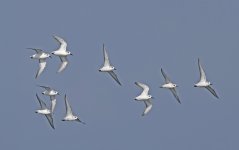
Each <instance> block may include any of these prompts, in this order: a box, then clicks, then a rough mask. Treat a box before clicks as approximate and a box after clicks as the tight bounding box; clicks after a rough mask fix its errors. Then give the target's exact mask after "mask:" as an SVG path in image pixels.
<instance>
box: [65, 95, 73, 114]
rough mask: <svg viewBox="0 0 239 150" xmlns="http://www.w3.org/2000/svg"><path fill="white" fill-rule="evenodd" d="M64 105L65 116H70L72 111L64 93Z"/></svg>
mask: <svg viewBox="0 0 239 150" xmlns="http://www.w3.org/2000/svg"><path fill="white" fill-rule="evenodd" d="M65 105H66V116H71V115H73V113H72V109H71V106H70V104H69V102H68V100H67V98H66V95H65Z"/></svg>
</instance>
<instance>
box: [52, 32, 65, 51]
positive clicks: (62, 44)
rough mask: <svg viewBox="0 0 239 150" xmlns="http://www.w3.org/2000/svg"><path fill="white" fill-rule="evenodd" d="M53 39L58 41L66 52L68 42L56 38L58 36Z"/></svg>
mask: <svg viewBox="0 0 239 150" xmlns="http://www.w3.org/2000/svg"><path fill="white" fill-rule="evenodd" d="M53 37H54V38H55V39H56V41H57V42H59V43H60V49H61V50H64V51H66V47H67V43H66V41H65V40H64V39H62V38H61V37H59V36H56V35H54V36H53Z"/></svg>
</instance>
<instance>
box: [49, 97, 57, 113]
mask: <svg viewBox="0 0 239 150" xmlns="http://www.w3.org/2000/svg"><path fill="white" fill-rule="evenodd" d="M50 99H51V113H53V112H54V110H55V107H56V96H55V95H53V96H50Z"/></svg>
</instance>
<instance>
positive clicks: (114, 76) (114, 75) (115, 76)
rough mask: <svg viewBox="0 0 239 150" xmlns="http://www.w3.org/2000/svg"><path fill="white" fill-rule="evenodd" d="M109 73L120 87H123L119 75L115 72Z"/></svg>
mask: <svg viewBox="0 0 239 150" xmlns="http://www.w3.org/2000/svg"><path fill="white" fill-rule="evenodd" d="M108 73H109V74H110V76H111V77H112V78H113V79H114V80H115V81H116V82H117V83H118V84H119V85H121V83H120V81H119V79H118V78H117V75H116V74H115V73H114V71H109V72H108Z"/></svg>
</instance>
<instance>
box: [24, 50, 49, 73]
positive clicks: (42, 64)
mask: <svg viewBox="0 0 239 150" xmlns="http://www.w3.org/2000/svg"><path fill="white" fill-rule="evenodd" d="M28 49H31V50H34V51H36V54H34V55H32V56H30V58H31V59H38V60H39V69H38V71H37V73H36V75H35V78H38V76H40V74H41V73H42V72H43V71H44V69H45V68H46V59H47V58H48V57H50V58H51V55H50V54H49V53H46V52H44V51H43V50H41V49H36V48H28Z"/></svg>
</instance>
